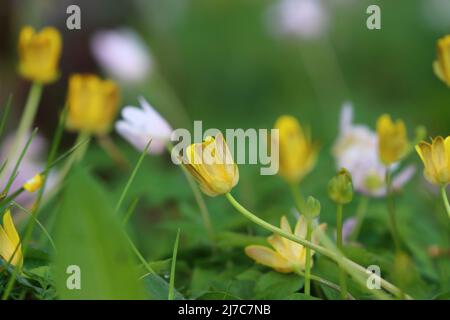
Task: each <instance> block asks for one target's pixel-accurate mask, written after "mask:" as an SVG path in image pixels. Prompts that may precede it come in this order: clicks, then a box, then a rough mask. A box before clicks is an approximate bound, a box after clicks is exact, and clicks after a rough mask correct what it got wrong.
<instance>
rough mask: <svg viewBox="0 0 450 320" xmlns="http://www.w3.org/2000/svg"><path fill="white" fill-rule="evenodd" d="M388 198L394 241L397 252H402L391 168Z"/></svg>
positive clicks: (387, 173)
mask: <svg viewBox="0 0 450 320" xmlns="http://www.w3.org/2000/svg"><path fill="white" fill-rule="evenodd" d="M385 180H386V198H387V208H388V213H389V220H390V224H391V232H392V239H393V240H394V244H395V249H396V251H397V252H399V251H400V249H401V246H400V236H399V232H398V228H397V219H396V216H395V202H394V197H393V194H392V179H391V172H390V170H389V167H386V176H385Z"/></svg>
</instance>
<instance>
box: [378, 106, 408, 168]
mask: <svg viewBox="0 0 450 320" xmlns="http://www.w3.org/2000/svg"><path fill="white" fill-rule="evenodd" d="M377 135H378V152H379V155H380V159H381V162H383V163H384V164H385V165H390V164H392V163H394V162H397V161H399V160H400V159H401V158H402V157H403V156H404V155H405V153H406V150H407V148H408V138H407V136H406V127H405V124H404V123H403V121H402V120H397V121H396V122H395V123H394V122H393V121H392V119H391V117H390V116H389V115H387V114H384V115H382V116H381V117H380V118H378V121H377Z"/></svg>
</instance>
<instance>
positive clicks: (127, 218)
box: [122, 197, 139, 226]
mask: <svg viewBox="0 0 450 320" xmlns="http://www.w3.org/2000/svg"><path fill="white" fill-rule="evenodd" d="M138 202H139V198H138V197H135V198H134V200H133V202H132V203H131V205H130V206H129V207H128V210H127V213H126V214H125V216H124V217H123V220H122V225H123V226H126V225H127V223H128V220H130V217H131V215H132V214H133V212H134V209H136V205H137V204H138Z"/></svg>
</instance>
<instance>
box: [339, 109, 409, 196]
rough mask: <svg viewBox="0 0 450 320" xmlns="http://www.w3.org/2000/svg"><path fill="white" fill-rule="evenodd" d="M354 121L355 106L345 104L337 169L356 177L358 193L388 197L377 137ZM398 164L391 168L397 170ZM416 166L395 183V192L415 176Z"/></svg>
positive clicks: (342, 113)
mask: <svg viewBox="0 0 450 320" xmlns="http://www.w3.org/2000/svg"><path fill="white" fill-rule="evenodd" d="M352 122H353V106H352V105H351V104H350V103H345V104H344V105H343V107H342V111H341V118H340V133H339V136H338V138H337V140H336V142H335V144H334V146H333V151H332V153H333V156H334V158H335V160H336V167H337V168H346V169H347V170H348V171H349V172H350V173H351V175H352V178H353V186H354V188H355V190H356V191H358V192H361V193H363V194H365V195H368V196H371V197H384V196H385V195H386V184H385V172H386V167H385V165H384V164H383V163H382V162H381V160H380V158H379V156H378V138H377V134H376V133H375V132H374V131H373V130H371V129H370V128H369V127H367V126H365V125H359V124H358V125H355V124H353V123H352ZM398 166H399V164H398V163H395V164H393V165H392V166H391V169H392V170H395V169H397V168H398ZM415 172H416V168H415V166H413V165H410V166H407V167H405V168H404V169H403V170H401V171H400V172H398V173H397V174H396V175H395V176H394V177H393V180H392V187H393V189H394V190H399V189H400V188H402V187H403V186H404V185H405V184H406V183H407V182H408V181H409V180H410V179H411V178H412V177H413V175H414V174H415Z"/></svg>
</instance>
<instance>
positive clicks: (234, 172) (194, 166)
mask: <svg viewBox="0 0 450 320" xmlns="http://www.w3.org/2000/svg"><path fill="white" fill-rule="evenodd" d="M183 164H184V165H185V167H186V169H187V170H188V171H189V172H190V173H191V174H192V175H193V176H194V178H195V180H196V181H197V182H198V183H199V185H200V189H201V190H202V191H203V192H204V193H206V194H207V195H208V196H211V197H215V196H217V195H221V194H225V193H228V192H230V191H231V189H233V187H234V186H235V185H236V184H237V183H238V181H239V169H238V166H237V165H236V163H235V162H234V160H233V157H232V156H231V153H230V150H229V149H228V145H227V143H226V141H225V139H224V138H223V136H222V134H220V133H219V134H218V135H216V137H215V138H213V137H207V138H206V140H205V141H204V142H203V143H194V144H192V145H190V146H188V147H187V148H186V152H185V155H184V160H183Z"/></svg>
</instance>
